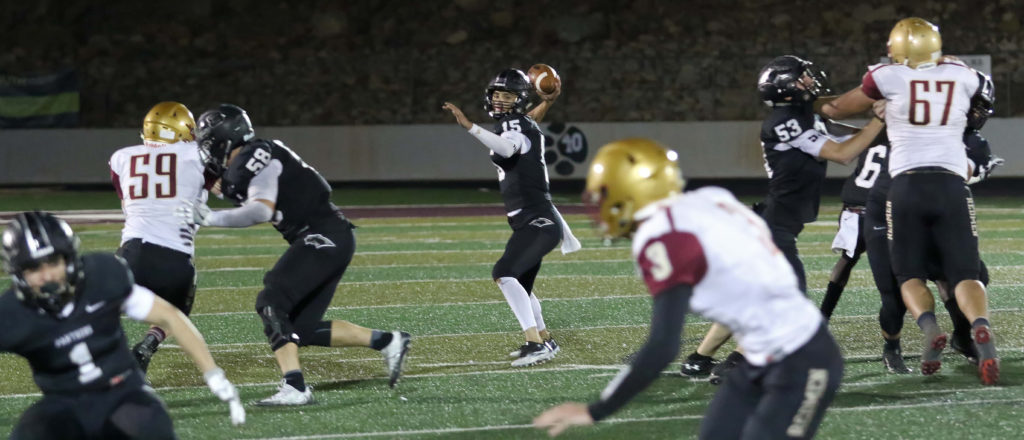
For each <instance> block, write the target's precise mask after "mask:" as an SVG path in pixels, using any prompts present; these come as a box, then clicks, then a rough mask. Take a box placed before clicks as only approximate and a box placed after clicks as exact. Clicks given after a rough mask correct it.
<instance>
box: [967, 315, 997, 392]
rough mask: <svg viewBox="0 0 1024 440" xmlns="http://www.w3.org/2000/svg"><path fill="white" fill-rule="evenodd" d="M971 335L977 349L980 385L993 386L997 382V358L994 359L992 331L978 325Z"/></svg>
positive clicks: (994, 350) (994, 348)
mask: <svg viewBox="0 0 1024 440" xmlns="http://www.w3.org/2000/svg"><path fill="white" fill-rule="evenodd" d="M972 334H973V336H974V343H975V344H977V348H978V360H979V361H980V362H979V363H978V376H979V377H981V383H983V384H985V385H995V384H996V383H998V382H999V358H998V357H996V347H995V341H994V340H993V339H994V338H993V336H992V329H991V328H990V327H989V326H987V325H980V326H977V327H974V330H973V331H972Z"/></svg>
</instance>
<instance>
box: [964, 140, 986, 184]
mask: <svg viewBox="0 0 1024 440" xmlns="http://www.w3.org/2000/svg"><path fill="white" fill-rule="evenodd" d="M964 145H965V146H966V147H967V158H968V159H970V161H971V162H973V163H974V167H975V170H977V167H978V166H980V165H985V164H987V163H988V162H989V161H990V160H992V147H990V146H989V144H988V139H985V138H984V137H982V136H981V132H979V131H978V130H967V131H966V132H965V133H964ZM975 174H977V173H975Z"/></svg>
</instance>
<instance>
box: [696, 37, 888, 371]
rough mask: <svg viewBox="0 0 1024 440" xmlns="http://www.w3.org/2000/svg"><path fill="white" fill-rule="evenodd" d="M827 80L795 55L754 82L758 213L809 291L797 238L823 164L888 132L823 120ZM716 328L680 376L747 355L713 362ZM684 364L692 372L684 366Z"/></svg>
mask: <svg viewBox="0 0 1024 440" xmlns="http://www.w3.org/2000/svg"><path fill="white" fill-rule="evenodd" d="M827 88H828V87H827V85H826V84H825V75H824V73H823V72H821V70H820V69H818V68H816V67H815V66H814V64H812V63H811V62H809V61H806V60H803V59H801V58H799V57H796V56H793V55H784V56H780V57H777V58H775V59H773V60H772V61H771V62H769V63H768V64H767V65H766V66H764V68H762V69H761V73H760V74H759V75H758V79H757V91H758V93H759V94H760V97H761V99H762V101H764V103H765V105H767V106H768V107H770V108H771V113H770V114H769V115H768V117H767V118H765V120H764V123H763V124H762V125H761V146H762V148H763V149H764V152H763V153H764V160H765V166H764V167H765V171H767V172H768V195H767V196H766V197H765V199H764V202H762V203H759V204H758V205H757V207H756V211H758V213H759V214H761V217H762V218H764V220H765V222H766V223H767V224H768V228H769V230H770V231H771V233H772V234H771V235H772V241H773V242H774V243H775V246H776V247H778V248H779V249H780V250H781V251H782V254H783V255H785V256H786V260H787V261H789V264H790V265H791V266H793V270H794V272H795V273H796V276H797V281H798V285H799V286H800V290H801V291H802V292H805V293H806V292H807V279H806V275H805V273H804V265H803V263H802V262H801V261H800V255H799V253H798V252H797V247H796V241H797V236H798V235H799V234H800V232H801V231H802V230H803V228H804V224H805V223H809V222H813V221H815V220H816V219H817V218H818V205H819V203H820V202H821V185H822V182H824V180H825V167H826V160H831V161H833V162H838V163H842V164H846V163H849V162H850V161H852V160H853V159H854V158H856V157H857V156H858V155H860V154H861V152H862V151H864V149H866V148H867V147H868V146H869V145H870V144H871V141H872V140H873V139H874V138H875V137H876V136H877V135H878V133H879V132H880V131H881V130H882V128H883V127H884V124H883V123H882V120H881V119H880V118H878V117H876V118H872V120H871V122H869V123H868V124H867V125H866V126H865V127H864V128H863V129H861V130H860V131H859V132H858V133H856V134H852V135H851V130H850V127H847V126H839V125H838V124H834V123H832V122H831V121H823V120H822V119H821V118H819V117H818V116H817V115H816V114H815V112H814V105H813V104H814V100H815V98H816V97H817V96H818V95H819V94H820V93H822V92H823V91H824V90H826V89H827ZM721 330H722V329H721V328H715V327H713V328H712V330H711V333H714V334H715V337H711V334H710V333H709V336H708V338H705V342H704V343H703V344H701V345H702V346H701V349H703V352H702V350H701V349H698V351H696V352H694V353H692V354H690V355H689V356H688V357H687V361H686V363H684V364H683V374H687V375H691V376H695V375H700V374H706V373H705V371H707V369H708V368H711V371H708V373H710V375H711V381H712V383H718V382H719V379H720V378H721V377H723V376H724V375H725V373H726V372H727V371H728V369H729V368H731V367H732V366H734V365H736V361H737V360H738V359H740V358H741V357H742V355H741V354H740V352H738V351H736V352H733V353H730V354H729V356H727V357H726V359H725V360H724V361H723V362H721V363H719V364H717V365H714V364H713V362H712V361H711V356H712V355H713V354H714V352H715V350H717V349H718V347H719V346H721V344H722V343H724V342H725V338H727V337H728V333H727V332H722V331H721ZM687 366H692V367H694V368H690V369H687Z"/></svg>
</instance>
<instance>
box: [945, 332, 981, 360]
mask: <svg viewBox="0 0 1024 440" xmlns="http://www.w3.org/2000/svg"><path fill="white" fill-rule="evenodd" d="M949 348H952V349H953V350H955V351H956V352H957V353H960V354H962V355H964V357H965V358H967V362H968V363H970V364H971V365H978V349H977V348H976V347H975V346H974V341H973V340H971V336H970V334H967V335H964V334H957V332H956V331H954V332H953V336H952V337H951V338H949Z"/></svg>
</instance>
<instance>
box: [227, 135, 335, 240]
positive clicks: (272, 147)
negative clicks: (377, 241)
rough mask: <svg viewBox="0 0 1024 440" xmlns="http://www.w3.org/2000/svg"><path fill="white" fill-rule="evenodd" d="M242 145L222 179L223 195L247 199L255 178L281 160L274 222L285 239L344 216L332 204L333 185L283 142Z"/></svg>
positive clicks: (261, 140)
mask: <svg viewBox="0 0 1024 440" xmlns="http://www.w3.org/2000/svg"><path fill="white" fill-rule="evenodd" d="M241 148H242V151H241V152H239V153H238V156H236V157H235V158H234V159H232V161H231V163H230V164H229V165H228V169H227V171H225V172H224V177H223V181H222V182H221V189H222V190H223V192H224V196H225V197H226V198H228V199H229V200H231V201H232V202H234V203H235V204H241V203H242V202H245V201H246V200H247V199H248V198H249V195H248V191H249V183H250V182H251V181H252V178H253V177H255V176H256V175H257V174H259V173H260V172H261V171H263V169H264V168H265V167H266V166H267V165H268V164H270V163H271V161H273V160H277V161H280V162H281V165H282V169H281V175H280V176H278V178H277V200H274V201H273V202H274V209H275V211H276V212H275V213H274V217H273V219H272V222H273V224H274V227H275V228H277V230H278V231H279V232H281V235H283V236H284V238H285V240H288V241H289V242H291V241H292V240H294V239H295V238H296V237H297V236H298V235H299V234H300V233H302V232H303V231H305V230H306V229H308V227H309V225H310V223H311V222H316V221H318V220H320V219H324V218H331V217H341V213H340V212H339V211H338V208H337V207H336V206H334V205H333V204H331V186H330V185H329V184H328V183H327V181H326V180H324V178H323V176H321V175H320V173H318V172H317V171H316V170H315V169H313V167H310V166H309V165H307V164H306V163H305V162H303V161H302V158H300V157H299V155H298V154H295V152H294V151H292V150H291V149H290V148H288V147H287V146H285V145H284V143H282V142H281V141H278V140H274V141H268V140H264V139H254V140H252V141H249V142H248V143H246V144H245V145H244V146H242V147H241ZM341 218H344V217H341Z"/></svg>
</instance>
